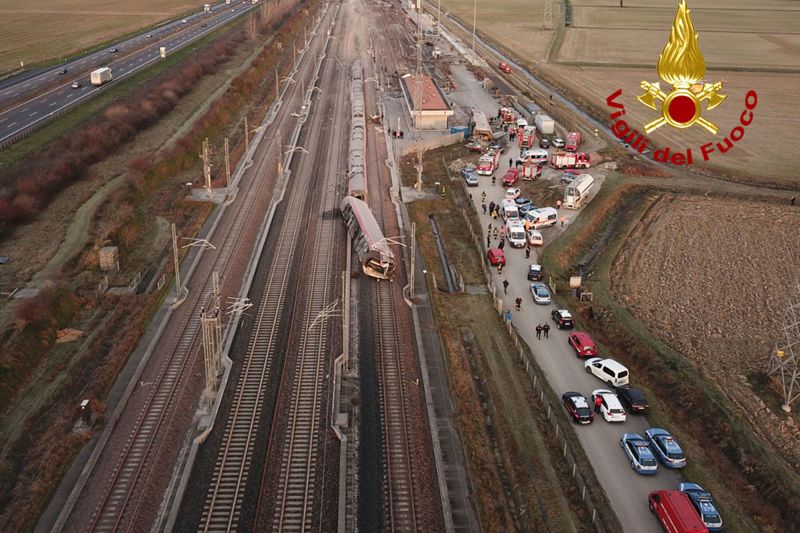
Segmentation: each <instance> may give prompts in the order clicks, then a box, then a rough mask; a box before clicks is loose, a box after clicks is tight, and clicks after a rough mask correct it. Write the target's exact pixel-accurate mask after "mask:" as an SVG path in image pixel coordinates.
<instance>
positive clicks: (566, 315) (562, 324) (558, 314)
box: [550, 309, 575, 329]
mask: <svg viewBox="0 0 800 533" xmlns="http://www.w3.org/2000/svg"><path fill="white" fill-rule="evenodd" d="M550 318H552V319H553V320H554V321H555V323H556V327H557V328H558V329H572V328H574V327H575V321H574V320H573V319H572V314H571V313H570V312H569V311H567V310H566V309H553V312H552V313H550Z"/></svg>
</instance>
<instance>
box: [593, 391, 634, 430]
mask: <svg viewBox="0 0 800 533" xmlns="http://www.w3.org/2000/svg"><path fill="white" fill-rule="evenodd" d="M598 397H600V399H601V403H600V414H601V415H603V419H604V420H605V421H606V422H625V418H626V416H625V409H623V407H622V404H621V403H619V400H618V399H617V395H616V394H614V393H613V392H611V391H610V390H606V389H597V390H594V391H592V405H596V402H597V398H598Z"/></svg>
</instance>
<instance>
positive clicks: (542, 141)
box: [539, 137, 550, 150]
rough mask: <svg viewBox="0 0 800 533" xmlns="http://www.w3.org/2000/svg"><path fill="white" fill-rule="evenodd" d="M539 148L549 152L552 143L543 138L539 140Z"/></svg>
mask: <svg viewBox="0 0 800 533" xmlns="http://www.w3.org/2000/svg"><path fill="white" fill-rule="evenodd" d="M539 148H544V149H545V150H547V149H548V148H550V141H549V140H548V139H546V138H544V137H542V138H541V139H539Z"/></svg>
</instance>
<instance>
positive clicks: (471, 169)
mask: <svg viewBox="0 0 800 533" xmlns="http://www.w3.org/2000/svg"><path fill="white" fill-rule="evenodd" d="M467 174H475V165H473V164H472V163H467V164H466V165H464V168H462V169H461V175H462V176H464V177H465V178H466V177H467Z"/></svg>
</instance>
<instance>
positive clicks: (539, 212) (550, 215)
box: [525, 207, 558, 229]
mask: <svg viewBox="0 0 800 533" xmlns="http://www.w3.org/2000/svg"><path fill="white" fill-rule="evenodd" d="M525 220H527V221H528V222H530V224H528V228H530V229H541V228H546V227H548V226H555V224H556V222H558V211H556V210H555V209H553V208H552V207H541V208H539V209H534V210H533V211H528V212H527V213H526V214H525Z"/></svg>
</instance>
